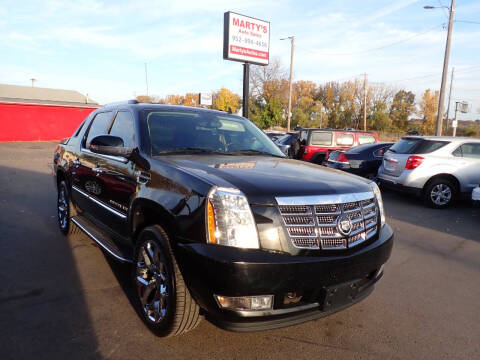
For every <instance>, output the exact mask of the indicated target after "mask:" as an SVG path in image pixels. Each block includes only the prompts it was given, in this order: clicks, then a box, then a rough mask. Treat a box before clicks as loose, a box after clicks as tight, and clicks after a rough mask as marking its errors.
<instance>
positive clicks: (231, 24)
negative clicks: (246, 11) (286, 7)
mask: <svg viewBox="0 0 480 360" xmlns="http://www.w3.org/2000/svg"><path fill="white" fill-rule="evenodd" d="M223 27H224V30H223V58H224V59H227V60H234V61H241V62H245V63H252V64H257V65H268V59H269V49H270V23H269V22H268V21H263V20H259V19H255V18H252V17H249V16H244V15H240V14H236V13H234V12H231V11H228V12H226V13H225V14H224V23H223Z"/></svg>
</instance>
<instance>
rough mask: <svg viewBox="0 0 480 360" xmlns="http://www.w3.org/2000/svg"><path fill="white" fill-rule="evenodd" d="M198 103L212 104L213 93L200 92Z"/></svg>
mask: <svg viewBox="0 0 480 360" xmlns="http://www.w3.org/2000/svg"><path fill="white" fill-rule="evenodd" d="M198 103H199V104H200V105H207V106H212V94H211V93H210V94H209V93H200V94H198Z"/></svg>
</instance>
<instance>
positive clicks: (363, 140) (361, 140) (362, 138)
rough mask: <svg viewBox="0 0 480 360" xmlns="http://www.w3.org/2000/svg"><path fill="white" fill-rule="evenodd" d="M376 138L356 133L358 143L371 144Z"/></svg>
mask: <svg viewBox="0 0 480 360" xmlns="http://www.w3.org/2000/svg"><path fill="white" fill-rule="evenodd" d="M376 142H377V140H375V138H374V137H373V136H371V135H358V143H359V144H360V145H362V144H373V143H376Z"/></svg>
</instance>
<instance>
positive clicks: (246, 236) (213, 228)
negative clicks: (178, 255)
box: [206, 186, 260, 249]
mask: <svg viewBox="0 0 480 360" xmlns="http://www.w3.org/2000/svg"><path fill="white" fill-rule="evenodd" d="M206 223H207V234H208V235H207V241H208V243H210V244H218V245H225V246H234V247H239V248H246V249H258V248H259V247H260V245H259V241H258V233H257V227H256V225H255V220H254V219H253V214H252V211H251V209H250V205H248V201H247V198H246V197H245V195H244V194H243V193H242V192H241V191H240V190H238V189H233V188H223V187H216V186H215V187H213V188H212V189H211V190H210V191H209V193H208V196H207V203H206Z"/></svg>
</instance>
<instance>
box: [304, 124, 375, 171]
mask: <svg viewBox="0 0 480 360" xmlns="http://www.w3.org/2000/svg"><path fill="white" fill-rule="evenodd" d="M299 139H300V140H299V141H300V156H299V157H301V159H302V160H305V161H309V162H313V163H315V164H322V162H323V160H325V158H326V157H327V156H328V153H329V152H331V151H342V150H347V149H349V148H351V147H354V146H358V145H363V144H372V143H376V142H378V137H377V135H376V134H375V133H373V132H365V131H355V130H332V129H303V130H301V131H300V138H299Z"/></svg>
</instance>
